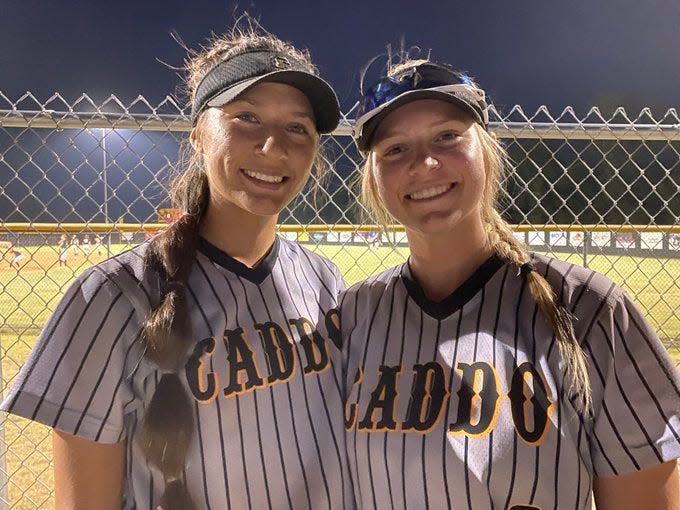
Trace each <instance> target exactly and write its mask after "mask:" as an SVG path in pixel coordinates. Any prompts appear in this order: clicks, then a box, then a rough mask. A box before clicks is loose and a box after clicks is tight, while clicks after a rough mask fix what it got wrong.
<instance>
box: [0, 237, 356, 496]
mask: <svg viewBox="0 0 680 510" xmlns="http://www.w3.org/2000/svg"><path fill="white" fill-rule="evenodd" d="M146 246H147V245H141V246H139V247H137V248H135V249H133V250H131V251H128V252H126V253H124V254H121V255H119V256H116V257H114V258H112V259H110V260H108V261H105V262H103V263H101V264H99V265H97V266H94V267H93V268H92V269H90V270H88V271H86V272H85V273H84V274H83V275H82V276H81V277H79V278H78V279H77V281H76V282H75V283H74V284H73V286H72V287H71V288H70V289H69V290H68V291H67V292H66V294H65V296H64V297H63V299H62V301H61V302H60V304H59V305H58V307H57V309H56V310H55V312H54V314H53V315H52V317H51V319H50V320H49V322H48V324H47V325H46V326H45V328H44V330H43V332H42V334H41V336H40V339H39V341H38V343H37V345H36V347H35V349H34V350H33V352H32V354H31V356H30V358H29V360H28V361H27V363H26V364H25V366H24V367H23V369H22V371H21V373H20V375H19V377H18V379H17V380H16V382H15V383H14V385H13V387H12V390H11V392H10V394H9V396H8V397H7V398H6V400H5V401H4V402H3V404H2V409H3V410H5V411H8V412H10V413H13V414H17V415H20V416H23V417H26V418H29V419H32V420H36V421H39V422H41V423H44V424H46V425H49V426H51V427H55V428H58V429H60V430H63V431H65V432H68V433H70V434H75V435H77V436H80V437H83V438H85V439H89V440H93V441H99V442H103V443H115V442H119V441H122V440H127V477H126V487H125V504H124V508H126V509H132V508H139V509H148V508H156V506H157V505H158V503H159V497H160V494H161V491H162V489H163V481H162V478H161V477H160V474H159V473H158V472H157V471H156V470H155V469H152V468H150V467H149V466H148V465H147V462H146V460H145V458H144V455H143V454H142V452H141V450H140V448H139V446H138V444H137V441H136V438H137V435H138V432H139V430H140V421H141V419H142V417H143V415H144V410H145V408H146V406H147V405H148V404H149V402H150V399H151V396H152V395H153V392H154V389H155V386H156V384H157V383H158V381H159V379H160V376H161V374H160V373H159V371H158V370H157V368H156V367H155V366H154V365H152V364H151V363H149V362H148V361H147V360H146V359H144V358H143V356H142V348H141V343H140V330H141V326H142V324H143V321H144V320H145V317H146V315H147V314H148V312H149V310H150V309H151V307H155V306H156V305H157V304H158V299H159V290H158V289H159V281H158V279H157V277H154V275H152V274H150V271H149V270H148V269H146V268H145V266H144V263H143V256H144V251H145V249H146ZM186 289H187V302H188V304H189V305H188V306H189V308H190V310H189V315H190V319H191V323H192V328H193V332H192V334H193V338H191V339H190V340H189V345H190V348H189V351H188V353H189V358H188V361H187V363H186V366H185V369H184V370H183V371H182V372H181V374H180V378H181V379H182V381H183V384H185V385H186V390H187V392H188V393H189V394H190V395H191V400H192V401H193V407H194V410H195V412H194V421H195V424H196V429H195V433H194V436H193V441H192V444H191V446H190V451H189V454H188V459H187V462H186V468H185V472H184V474H185V477H186V479H187V483H188V487H189V491H190V493H191V495H192V498H193V499H194V501H195V502H196V504H197V505H198V507H199V508H212V509H216V510H217V509H219V510H223V509H234V510H236V509H239V510H240V509H262V508H273V509H284V508H285V509H314V510H317V509H323V508H327V509H344V508H352V507H353V503H352V489H351V481H350V479H349V473H348V472H347V466H346V461H345V434H344V429H343V421H342V409H343V407H342V406H343V402H342V386H341V385H342V380H341V379H342V376H341V364H340V361H339V356H340V349H339V330H338V328H337V324H338V319H337V311H336V308H335V307H336V304H337V294H338V293H339V291H341V290H342V289H343V283H342V277H341V275H340V273H339V271H338V269H337V268H336V267H335V266H334V265H333V264H332V263H330V262H329V261H327V260H326V259H323V258H321V257H319V256H317V255H315V254H313V253H311V252H310V251H309V250H307V249H305V248H303V247H302V246H300V245H298V244H297V243H293V242H290V241H286V240H284V239H279V238H277V240H276V241H275V243H274V245H273V247H272V249H271V251H270V253H269V254H268V255H267V256H266V258H265V259H264V260H263V261H262V262H261V263H260V264H259V265H258V266H257V267H256V268H248V267H246V266H245V265H243V264H241V263H240V262H238V261H236V260H235V259H233V258H231V257H229V256H228V255H226V254H225V253H223V252H221V251H220V250H219V249H217V248H216V247H214V246H212V245H210V244H209V243H207V242H206V241H204V240H203V241H202V243H201V248H200V250H199V252H198V253H197V254H196V259H195V262H194V265H193V268H192V271H191V274H190V277H189V281H188V284H187V287H186ZM319 323H322V324H323V325H324V328H323V329H324V331H328V332H329V333H328V334H325V335H323V336H322V334H321V333H320V332H319V329H318V328H317V325H318V324H319ZM102 476H106V473H102Z"/></svg>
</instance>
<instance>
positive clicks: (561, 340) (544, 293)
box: [360, 60, 592, 416]
mask: <svg viewBox="0 0 680 510" xmlns="http://www.w3.org/2000/svg"><path fill="white" fill-rule="evenodd" d="M426 62H428V60H406V61H405V62H402V63H399V64H397V65H394V66H390V69H389V71H388V73H387V74H388V76H393V75H395V74H398V73H399V72H400V71H401V70H403V69H405V68H407V67H414V66H417V65H419V64H423V63H426ZM473 129H476V130H477V134H478V137H479V140H480V143H481V148H482V154H483V159H484V169H485V185H484V193H483V196H482V207H481V213H482V221H483V223H484V226H485V230H486V237H487V244H488V246H489V248H490V249H491V251H492V253H494V254H495V255H497V256H498V257H500V258H501V259H503V260H504V261H505V262H506V263H508V264H511V265H514V266H516V267H517V269H518V271H519V273H520V274H521V275H522V276H523V277H524V278H525V279H526V282H527V285H528V287H529V292H530V294H531V296H532V298H533V299H534V301H535V302H536V304H537V305H538V307H539V309H540V310H541V313H542V314H543V316H544V317H546V319H547V320H548V322H549V323H550V325H551V327H552V330H553V333H554V335H555V338H556V341H557V345H558V348H559V352H560V355H561V356H562V359H563V360H564V361H565V365H566V371H565V376H566V384H567V387H568V389H569V393H570V395H571V400H572V402H573V403H574V406H575V408H576V409H577V411H579V413H580V414H581V415H582V416H583V415H585V414H587V413H588V412H589V411H590V409H591V407H592V394H591V388H590V380H589V375H588V369H587V363H586V357H585V353H584V352H583V348H582V347H581V345H580V344H579V342H578V340H577V339H576V335H575V333H574V327H573V323H572V318H571V315H570V314H569V311H568V310H567V309H566V308H565V307H564V305H563V303H561V301H560V298H559V296H558V295H557V293H556V292H555V289H553V287H552V286H551V285H550V283H549V282H548V280H546V279H545V278H544V277H543V276H542V275H541V274H540V273H538V272H537V271H534V270H533V265H532V263H531V258H530V255H529V251H528V249H527V247H526V245H524V243H522V242H520V241H519V240H518V239H516V238H515V237H514V236H513V234H512V230H511V228H510V226H509V225H508V223H507V222H506V221H505V220H504V219H503V218H502V217H501V215H500V214H499V213H498V210H497V208H496V202H497V198H498V192H499V189H500V183H501V180H502V178H503V177H504V174H505V172H507V171H508V168H510V164H509V163H510V162H509V157H508V154H507V152H506V151H505V149H504V148H503V146H502V145H501V144H500V143H499V142H498V140H497V139H496V138H495V137H494V136H492V135H491V134H489V133H488V132H487V131H486V130H485V129H484V128H483V127H481V126H480V125H479V124H477V123H475V124H473ZM373 165H374V163H373V158H372V157H370V156H369V157H368V158H366V162H365V164H364V168H363V170H362V173H361V195H360V196H361V202H362V203H363V204H364V206H365V207H366V210H367V211H368V213H369V214H370V215H372V217H373V219H375V221H377V222H378V224H380V225H381V226H382V227H383V228H387V226H388V225H390V224H393V223H394V221H395V220H394V218H393V217H392V215H391V214H390V213H389V211H388V210H387V208H386V207H385V205H384V203H383V201H382V200H381V199H380V194H379V193H378V188H377V183H376V180H375V173H374V168H373Z"/></svg>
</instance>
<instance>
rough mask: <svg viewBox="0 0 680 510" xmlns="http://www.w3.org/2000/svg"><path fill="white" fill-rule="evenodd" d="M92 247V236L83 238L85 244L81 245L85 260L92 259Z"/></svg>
mask: <svg viewBox="0 0 680 510" xmlns="http://www.w3.org/2000/svg"><path fill="white" fill-rule="evenodd" d="M91 248H92V246H91V245H90V236H88V235H85V236H84V237H83V244H82V245H81V249H82V250H83V255H85V258H89V257H90V249H91Z"/></svg>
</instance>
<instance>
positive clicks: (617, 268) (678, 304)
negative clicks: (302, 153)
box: [0, 245, 680, 510]
mask: <svg viewBox="0 0 680 510" xmlns="http://www.w3.org/2000/svg"><path fill="white" fill-rule="evenodd" d="M126 248H128V247H127V246H124V245H116V246H112V247H111V254H116V253H119V252H121V251H123V250H124V249H126ZM313 250H314V251H316V252H318V253H320V254H322V255H324V256H326V257H328V258H329V259H331V260H333V261H334V262H335V263H336V264H337V265H338V267H339V268H340V270H341V271H342V273H343V274H344V276H345V279H346V281H347V283H348V285H351V284H353V283H356V282H358V281H360V280H362V279H364V278H366V277H367V276H369V275H371V274H375V273H377V272H379V271H382V270H384V269H387V268H389V267H392V266H394V265H396V264H398V263H400V262H402V261H404V260H405V259H406V257H407V254H408V252H407V250H406V249H405V248H397V249H393V248H391V247H387V246H381V247H377V248H372V249H369V248H365V247H360V246H333V245H325V246H318V247H313ZM553 256H556V257H557V258H561V259H563V260H567V261H569V262H572V263H575V264H581V262H582V261H581V258H580V257H579V256H573V255H572V256H567V255H561V254H557V255H553ZM31 258H32V260H33V261H34V263H33V265H32V266H27V269H26V270H22V271H21V272H20V273H17V272H16V271H7V270H3V271H0V357H1V359H2V389H3V393H6V388H7V387H8V386H9V385H11V384H12V381H13V380H14V378H15V377H16V374H17V372H18V370H19V368H20V367H21V365H22V364H23V363H24V361H25V360H26V358H27V357H28V354H29V352H30V350H31V348H32V346H33V345H34V344H35V340H36V338H37V335H38V333H39V330H40V329H41V327H42V326H43V325H44V324H45V322H46V321H47V318H48V317H49V315H50V314H51V313H52V311H53V310H54V308H55V306H56V305H57V303H58V301H59V299H60V297H61V296H62V295H63V293H64V292H65V291H66V289H67V288H68V286H69V285H70V284H71V282H72V281H73V279H74V278H75V276H76V275H77V274H80V273H81V272H82V271H83V270H84V269H85V268H86V267H88V266H89V265H90V263H89V262H88V261H86V260H85V259H84V257H82V256H80V257H79V258H77V259H75V258H73V257H71V260H70V261H69V262H70V263H71V265H72V266H73V267H58V266H57V263H56V262H57V261H56V251H55V250H54V248H53V247H44V248H40V249H37V250H32V251H31ZM93 261H96V257H93ZM0 263H1V262H0ZM3 267H4V266H3ZM589 267H591V268H593V269H595V270H597V271H599V272H601V273H604V274H606V275H607V276H609V277H610V278H611V279H612V280H614V281H615V282H617V283H618V284H620V285H622V286H623V287H624V288H626V289H627V290H628V291H629V293H630V294H631V295H632V296H634V299H635V300H636V302H637V303H639V304H640V306H641V308H642V309H643V310H644V311H645V313H646V315H647V317H648V319H649V321H650V322H651V324H652V325H653V326H654V327H655V328H656V329H657V331H658V332H659V334H660V336H661V337H662V338H663V339H664V340H665V341H666V342H667V345H671V347H670V348H669V353H670V355H671V356H672V357H673V359H674V360H675V363H676V365H677V366H680V312H678V310H680V282H678V281H676V279H675V278H674V276H675V275H680V260H678V259H646V258H636V257H614V256H601V255H600V256H591V257H590V258H589ZM4 429H5V444H6V445H7V454H6V463H7V467H6V469H7V473H9V477H10V480H9V484H8V495H9V500H10V501H11V502H12V503H11V508H13V509H21V510H23V509H27V510H28V509H35V508H51V507H53V506H54V503H53V501H52V499H51V488H52V486H53V478H52V471H51V469H50V459H51V458H52V447H51V440H50V431H49V429H48V428H47V427H44V426H42V425H39V424H35V423H32V422H29V421H28V420H24V419H22V418H17V417H15V416H7V417H6V419H5V422H4Z"/></svg>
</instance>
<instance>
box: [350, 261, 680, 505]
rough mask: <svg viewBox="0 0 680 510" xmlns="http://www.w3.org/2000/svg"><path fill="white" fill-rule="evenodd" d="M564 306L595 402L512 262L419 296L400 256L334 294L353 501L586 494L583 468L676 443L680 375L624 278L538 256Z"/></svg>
mask: <svg viewBox="0 0 680 510" xmlns="http://www.w3.org/2000/svg"><path fill="white" fill-rule="evenodd" d="M535 264H536V270H537V271H539V272H540V273H541V274H543V275H547V278H548V279H549V281H550V282H551V284H552V285H553V286H554V288H555V289H557V291H558V293H559V294H560V295H561V298H562V299H563V302H564V303H565V304H566V306H567V308H568V309H569V310H570V311H571V313H572V314H573V316H574V318H575V320H574V326H575V329H576V335H577V338H578V339H579V341H580V342H581V344H582V346H583V348H584V350H585V354H586V356H587V359H588V368H589V375H590V381H591V386H592V391H593V405H594V408H593V409H594V412H593V415H592V416H588V417H586V418H581V417H580V416H579V414H578V413H577V412H576V411H575V409H574V406H573V405H572V403H571V401H570V399H569V393H568V392H567V391H565V381H564V372H565V370H564V364H563V362H562V360H561V357H560V355H559V349H558V346H557V345H556V344H555V338H554V336H553V334H552V330H551V328H550V326H549V324H548V322H547V320H546V319H545V318H544V316H543V315H542V314H541V312H540V311H539V310H538V307H537V305H536V304H535V302H534V300H533V299H532V298H531V296H530V293H529V290H528V288H527V285H526V280H525V278H523V277H522V276H521V275H519V274H518V271H517V268H516V267H511V266H508V265H505V264H503V262H502V261H500V260H499V259H497V258H492V259H490V260H489V261H487V262H486V263H485V264H484V265H483V266H482V267H480V268H479V270H478V271H477V272H476V273H475V274H474V275H473V276H472V277H471V278H470V279H469V280H468V281H466V282H465V283H464V284H463V285H462V286H461V287H460V288H459V289H457V290H456V291H455V292H454V294H452V295H451V296H449V297H448V298H447V299H445V300H443V301H442V302H439V303H433V302H431V301H429V300H428V299H427V298H426V297H425V295H424V293H423V291H422V289H421V287H420V286H419V285H418V283H417V282H416V281H415V280H414V279H413V277H412V275H411V273H410V271H409V268H408V265H407V264H404V265H402V266H399V267H396V268H394V269H392V270H389V271H386V272H384V273H382V274H381V275H379V276H377V277H374V278H371V279H369V280H367V281H366V282H363V283H361V284H358V285H356V286H354V287H352V288H351V289H350V290H348V291H347V292H346V293H345V295H344V296H343V298H342V305H341V324H342V334H343V338H344V341H345V345H344V347H343V349H344V351H345V353H344V354H345V357H346V369H345V379H346V381H345V383H346V387H347V390H346V391H347V393H348V400H347V403H346V406H345V420H346V424H345V425H346V430H347V448H348V456H349V463H350V471H351V473H352V479H353V483H354V491H355V497H356V500H357V502H358V504H359V506H360V507H362V508H378V509H401V508H412V509H422V508H432V509H443V508H453V509H478V510H482V509H498V510H501V509H517V510H518V509H526V508H538V509H542V510H547V509H550V510H553V509H559V510H564V509H589V508H591V490H592V484H593V477H595V476H610V475H616V474H622V473H626V472H631V471H634V470H639V469H642V468H645V467H647V466H650V465H653V464H657V463H661V462H665V461H668V460H672V459H675V458H677V457H679V456H680V389H679V387H680V379H679V376H678V373H677V370H676V369H675V367H674V366H673V363H672V362H671V360H670V358H669V356H668V355H667V353H666V351H665V350H664V348H663V346H662V344H661V342H660V341H659V339H658V338H657V337H656V335H655V334H654V333H653V331H652V330H651V329H650V327H649V326H648V324H647V323H646V322H645V320H644V319H643V317H642V316H641V315H640V313H639V311H638V309H637V308H636V307H635V305H634V304H633V303H632V302H631V301H630V299H629V298H628V296H627V295H626V294H625V293H624V292H623V290H622V289H621V288H619V287H617V286H616V285H614V284H613V283H612V282H611V281H609V280H608V279H607V278H605V277H604V276H602V275H600V274H597V273H594V272H592V271H589V270H587V269H583V268H581V267H578V266H573V265H569V264H567V263H564V262H560V261H557V260H554V259H549V258H546V257H541V256H537V257H536V259H535Z"/></svg>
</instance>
